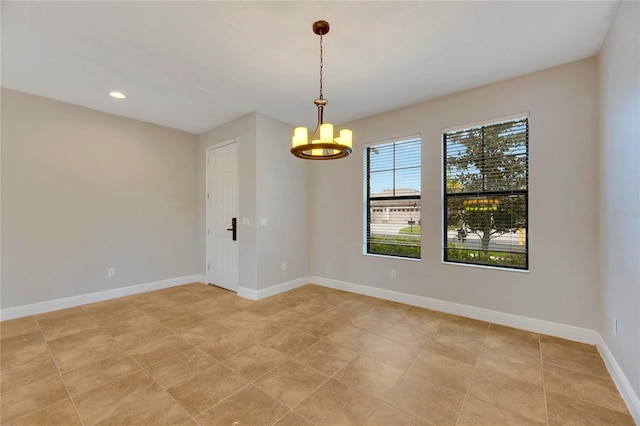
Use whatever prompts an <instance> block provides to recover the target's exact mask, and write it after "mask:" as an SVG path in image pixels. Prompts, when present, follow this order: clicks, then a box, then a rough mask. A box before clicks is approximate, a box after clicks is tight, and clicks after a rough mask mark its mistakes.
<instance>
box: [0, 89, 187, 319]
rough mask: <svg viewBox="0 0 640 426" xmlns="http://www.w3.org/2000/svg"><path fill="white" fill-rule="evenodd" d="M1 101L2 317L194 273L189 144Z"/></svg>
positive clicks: (140, 126)
mask: <svg viewBox="0 0 640 426" xmlns="http://www.w3.org/2000/svg"><path fill="white" fill-rule="evenodd" d="M1 93H2V100H1V102H2V117H1V119H2V133H1V136H2V188H1V190H2V214H1V218H2V277H1V279H2V290H1V295H2V305H1V306H2V308H8V307H15V306H22V305H27V304H32V303H37V302H42V301H48V300H54V299H59V298H64V297H69V296H77V295H82V294H87V293H92V292H96V291H103V290H110V289H115V288H119V287H126V286H131V285H136V284H142V283H148V282H153V281H158V280H163V279H167V278H174V277H180V276H185V275H192V274H194V273H196V263H195V259H196V250H195V249H196V191H195V189H196V174H195V168H194V165H195V158H196V137H195V136H194V135H191V134H188V133H185V132H180V131H177V130H171V129H168V128H164V127H160V126H156V125H152V124H147V123H142V122H139V121H135V120H130V119H125V118H121V117H117V116H113V115H110V114H105V113H101V112H97V111H93V110H89V109H86V108H82V107H78V106H74V105H70V104H67V103H63V102H57V101H53V100H50V99H46V98H41V97H37V96H32V95H27V94H24V93H20V92H15V91H12V90H7V89H2V92H1ZM109 267H114V268H116V276H115V277H112V278H108V277H107V268H109Z"/></svg>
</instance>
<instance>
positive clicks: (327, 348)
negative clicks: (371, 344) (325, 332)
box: [295, 340, 357, 376]
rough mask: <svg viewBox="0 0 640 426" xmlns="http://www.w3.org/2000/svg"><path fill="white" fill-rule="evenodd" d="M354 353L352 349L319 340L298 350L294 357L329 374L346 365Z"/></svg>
mask: <svg viewBox="0 0 640 426" xmlns="http://www.w3.org/2000/svg"><path fill="white" fill-rule="evenodd" d="M356 355H357V353H356V352H354V351H351V350H349V349H346V348H343V347H342V346H340V345H335V344H333V343H329V342H327V341H326V340H321V341H319V342H318V343H316V344H315V345H313V346H310V347H308V348H307V349H305V350H304V351H302V352H300V353H299V354H298V355H296V357H295V359H296V360H298V361H300V362H304V363H305V364H307V365H310V366H311V367H313V368H315V369H316V370H319V371H321V372H322V373H324V374H326V375H328V376H330V375H332V374H333V373H335V372H336V371H338V370H340V369H341V368H342V367H344V366H345V365H347V363H348V362H349V361H351V360H352V359H353V358H354V357H355V356H356Z"/></svg>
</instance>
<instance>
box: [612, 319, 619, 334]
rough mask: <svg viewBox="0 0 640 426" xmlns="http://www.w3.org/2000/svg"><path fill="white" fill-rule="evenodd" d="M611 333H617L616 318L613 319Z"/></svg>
mask: <svg viewBox="0 0 640 426" xmlns="http://www.w3.org/2000/svg"><path fill="white" fill-rule="evenodd" d="M613 335H614V336H617V335H618V320H617V319H615V318H614V319H613Z"/></svg>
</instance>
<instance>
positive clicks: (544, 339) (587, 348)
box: [540, 334, 599, 355]
mask: <svg viewBox="0 0 640 426" xmlns="http://www.w3.org/2000/svg"><path fill="white" fill-rule="evenodd" d="M540 343H546V344H550V345H559V346H564V347H566V348H570V349H573V350H576V351H580V352H586V353H589V354H591V355H599V353H598V349H597V348H596V347H595V345H589V344H587V343H580V342H574V341H571V340H567V339H562V338H560V337H553V336H548V335H546V334H541V335H540Z"/></svg>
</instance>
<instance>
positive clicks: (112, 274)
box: [107, 268, 116, 277]
mask: <svg viewBox="0 0 640 426" xmlns="http://www.w3.org/2000/svg"><path fill="white" fill-rule="evenodd" d="M107 276H108V277H115V276H116V268H109V269H107Z"/></svg>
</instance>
